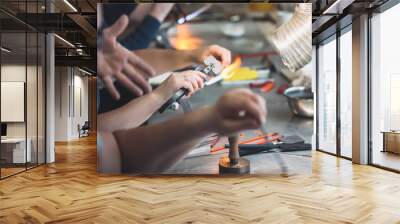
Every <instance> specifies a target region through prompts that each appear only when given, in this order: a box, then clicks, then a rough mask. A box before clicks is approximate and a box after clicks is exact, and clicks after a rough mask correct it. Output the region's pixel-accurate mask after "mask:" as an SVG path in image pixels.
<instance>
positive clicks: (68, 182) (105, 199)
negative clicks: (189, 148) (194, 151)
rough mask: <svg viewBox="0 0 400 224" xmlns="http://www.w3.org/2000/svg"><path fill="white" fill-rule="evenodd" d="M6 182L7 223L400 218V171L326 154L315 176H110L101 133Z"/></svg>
mask: <svg viewBox="0 0 400 224" xmlns="http://www.w3.org/2000/svg"><path fill="white" fill-rule="evenodd" d="M56 158H57V160H56V163H54V164H48V165H45V166H41V167H38V168H35V169H33V170H29V171H27V172H26V173H21V174H19V175H16V176H13V177H10V178H7V179H5V180H2V181H0V202H1V203H0V223H118V224H122V223H374V224H375V223H398V224H400V212H399V211H400V175H399V174H395V173H391V172H387V171H384V170H380V169H377V168H374V167H369V166H360V165H354V164H352V163H351V162H349V161H347V160H343V159H339V158H335V157H332V156H330V155H326V154H323V153H319V152H314V153H313V174H312V175H310V176H304V175H294V176H290V177H287V178H285V177H281V176H277V175H265V176H242V177H215V176H133V177H132V176H117V175H114V176H109V175H100V174H97V173H96V144H95V138H94V137H93V136H92V137H89V138H83V139H81V140H79V141H75V142H70V143H68V144H57V147H56Z"/></svg>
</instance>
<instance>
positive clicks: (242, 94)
mask: <svg viewBox="0 0 400 224" xmlns="http://www.w3.org/2000/svg"><path fill="white" fill-rule="evenodd" d="M266 116H267V109H266V104H265V101H264V99H263V98H262V97H260V96H258V95H256V94H254V93H252V92H251V91H250V90H248V89H234V90H231V91H228V92H226V93H225V94H224V95H223V96H222V97H221V98H220V99H219V100H218V101H217V103H215V104H214V105H213V106H208V107H203V108H200V109H198V110H196V111H193V112H191V113H188V114H185V115H183V116H180V117H177V118H174V119H172V120H169V121H166V122H163V123H159V124H152V125H147V126H143V127H138V128H130V129H121V130H117V131H113V132H110V131H99V132H98V145H97V149H98V162H97V167H98V171H99V172H102V173H113V174H116V173H121V172H122V173H131V174H132V173H159V172H163V171H166V170H168V169H169V168H171V167H172V166H174V165H175V164H176V163H177V162H179V161H180V160H181V159H182V158H184V156H185V155H186V154H187V153H188V152H189V151H190V150H191V149H192V148H193V147H194V146H195V145H197V144H198V143H199V142H200V140H201V139H202V138H203V137H205V136H207V135H209V134H212V133H217V134H219V135H221V136H229V135H231V134H233V133H236V132H239V131H242V130H247V129H257V128H259V127H260V126H261V125H262V124H263V123H265V121H266Z"/></svg>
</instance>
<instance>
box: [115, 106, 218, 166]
mask: <svg viewBox="0 0 400 224" xmlns="http://www.w3.org/2000/svg"><path fill="white" fill-rule="evenodd" d="M211 113H212V112H211V108H202V109H200V110H197V111H195V112H192V113H189V114H186V115H184V116H182V117H179V118H175V119H172V120H169V121H167V122H164V123H160V124H154V125H148V126H145V127H139V128H134V129H129V130H119V131H115V132H114V136H115V139H116V141H117V143H118V148H119V151H120V153H121V161H122V171H123V172H125V173H137V172H150V173H151V172H160V171H165V170H166V169H168V168H170V167H171V166H172V165H174V164H175V163H176V162H177V161H178V160H180V159H182V157H183V156H184V155H185V154H186V153H187V152H188V151H189V150H190V149H191V148H192V147H193V146H194V145H195V144H197V143H198V142H199V140H200V139H201V138H202V137H204V136H206V135H207V134H209V133H211V132H212V124H213V122H212V119H209V117H210V114H211Z"/></svg>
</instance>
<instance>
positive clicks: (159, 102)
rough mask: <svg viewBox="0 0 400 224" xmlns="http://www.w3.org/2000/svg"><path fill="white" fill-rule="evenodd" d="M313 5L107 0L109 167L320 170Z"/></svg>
mask: <svg viewBox="0 0 400 224" xmlns="http://www.w3.org/2000/svg"><path fill="white" fill-rule="evenodd" d="M311 11H312V6H311V3H280V4H272V3H237V4H234V3H230V4H218V3H139V4H134V3H103V4H98V5H97V13H98V15H97V27H98V32H97V73H98V79H97V113H98V119H97V170H98V172H100V173H104V174H119V173H123V174H219V175H232V174H237V175H241V174H267V175H284V176H290V175H295V174H309V173H311V148H312V145H313V142H312V139H313V135H314V108H315V103H314V95H315V84H314V83H313V82H312V80H313V77H312V74H315V72H314V71H313V69H314V68H315V67H316V66H315V64H314V63H315V62H314V61H313V60H312V56H311V55H312V53H313V52H312V51H313V49H312V43H311V38H312V35H311V32H312V31H311V30H312V29H311V22H312V21H311V17H312V15H311ZM327 131H329V130H327Z"/></svg>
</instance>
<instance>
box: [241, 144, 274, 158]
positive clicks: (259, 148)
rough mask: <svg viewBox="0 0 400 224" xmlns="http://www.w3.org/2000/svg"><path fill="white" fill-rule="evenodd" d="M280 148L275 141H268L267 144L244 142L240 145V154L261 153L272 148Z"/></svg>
mask: <svg viewBox="0 0 400 224" xmlns="http://www.w3.org/2000/svg"><path fill="white" fill-rule="evenodd" d="M276 148H279V145H276V144H273V143H266V144H243V145H239V155H240V156H246V155H252V154H257V153H261V152H264V151H268V150H271V149H276Z"/></svg>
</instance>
